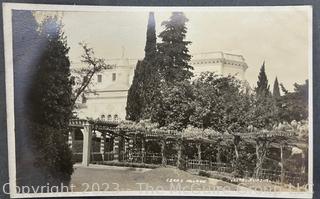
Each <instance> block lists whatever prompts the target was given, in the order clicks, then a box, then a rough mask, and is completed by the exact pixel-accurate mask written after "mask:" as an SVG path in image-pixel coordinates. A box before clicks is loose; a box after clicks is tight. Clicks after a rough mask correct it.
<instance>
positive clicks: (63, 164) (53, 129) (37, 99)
mask: <svg viewBox="0 0 320 199" xmlns="http://www.w3.org/2000/svg"><path fill="white" fill-rule="evenodd" d="M40 36H42V37H44V38H46V40H47V45H46V48H45V49H44V53H43V54H42V56H41V58H40V60H39V63H38V64H37V65H36V68H37V73H36V74H35V78H34V80H33V83H32V88H31V89H30V93H29V105H30V107H31V110H32V111H31V115H30V118H31V121H30V122H31V128H32V129H33V130H32V136H33V141H34V149H35V153H36V162H35V164H36V165H37V166H38V167H40V168H41V169H42V170H43V171H45V174H46V176H45V178H46V180H47V182H49V183H61V182H69V180H70V177H71V174H72V172H73V163H72V161H71V158H72V155H71V151H70V149H69V147H68V145H67V140H68V124H69V119H70V118H71V116H72V109H73V103H72V81H71V80H70V62H69V58H68V55H67V54H68V52H69V48H68V46H67V43H66V38H65V36H64V34H63V32H62V30H61V24H59V23H58V22H57V21H56V18H52V17H48V18H46V19H45V20H44V21H43V23H42V24H41V33H40Z"/></svg>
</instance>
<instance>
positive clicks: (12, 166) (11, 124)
mask: <svg viewBox="0 0 320 199" xmlns="http://www.w3.org/2000/svg"><path fill="white" fill-rule="evenodd" d="M226 9H227V10H230V11H232V10H234V9H236V10H237V11H249V9H250V11H253V10H254V11H259V9H262V10H265V9H278V10H279V9H280V10H281V9H284V10H287V9H304V10H307V12H308V18H309V33H308V35H309V37H308V38H309V41H308V43H309V51H308V54H309V58H308V62H309V64H308V69H309V70H308V72H309V88H308V89H309V90H308V92H309V99H308V100H309V120H308V121H309V146H308V149H309V151H308V154H309V158H308V184H309V190H308V191H307V192H254V191H253V192H252V193H249V192H248V191H245V192H242V191H223V192H219V191H217V192H215V193H214V194H213V193H212V192H209V193H205V192H201V193H200V194H199V193H198V192H191V191H187V192H173V191H162V192H161V193H147V192H139V191H121V192H115V191H101V192H57V193H27V194H26V193H17V192H16V152H15V151H16V150H15V149H16V147H15V117H14V71H13V68H14V67H13V49H12V47H13V46H12V42H13V41H12V10H39V11H40V10H41V11H64V12H66V11H83V12H87V11H94V12H105V11H115V12H119V11H132V12H141V11H157V12H161V11H166V12H167V11H173V10H174V11H177V10H181V11H189V12H192V11H195V12H199V11H215V12H219V11H222V10H223V11H225V10H226ZM312 11H313V10H312V6H311V5H303V6H250V7H249V6H248V7H247V6H219V7H211V6H208V7H192V6H190V7H173V6H168V7H141V6H104V5H101V6H86V5H54V4H26V3H3V31H4V51H5V84H6V111H7V135H8V162H9V167H8V168H9V188H10V197H12V198H32V197H41V198H42V197H79V196H228V197H271V198H284V197H286V198H312V195H313V43H312V41H313V39H312V36H313V18H312Z"/></svg>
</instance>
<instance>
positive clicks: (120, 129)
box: [69, 119, 307, 181]
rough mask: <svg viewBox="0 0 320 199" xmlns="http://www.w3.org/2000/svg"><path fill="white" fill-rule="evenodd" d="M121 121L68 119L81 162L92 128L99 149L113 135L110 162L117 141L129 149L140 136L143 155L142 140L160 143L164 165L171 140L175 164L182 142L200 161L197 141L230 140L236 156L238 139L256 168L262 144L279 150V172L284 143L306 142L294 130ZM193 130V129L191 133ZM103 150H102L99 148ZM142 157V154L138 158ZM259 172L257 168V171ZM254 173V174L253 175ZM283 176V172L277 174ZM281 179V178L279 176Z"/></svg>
mask: <svg viewBox="0 0 320 199" xmlns="http://www.w3.org/2000/svg"><path fill="white" fill-rule="evenodd" d="M122 124H123V123H121V122H118V121H99V120H98V121H92V120H91V121H90V120H81V119H74V120H71V121H70V127H71V129H73V130H74V129H76V128H79V129H81V130H82V132H83V149H82V150H83V152H82V154H83V155H82V164H83V165H84V166H88V165H89V163H90V157H91V155H90V154H91V142H92V139H91V138H92V135H93V132H94V131H99V132H101V136H102V137H101V150H103V149H104V144H105V143H104V138H105V136H106V135H109V136H112V137H114V142H113V147H112V148H113V154H114V161H120V152H121V150H120V149H119V142H120V140H121V139H123V140H124V150H125V151H126V150H128V151H130V150H132V149H133V148H134V147H137V146H134V138H135V137H137V136H139V137H140V138H141V145H140V147H141V152H142V154H145V153H144V152H145V142H148V141H150V140H157V141H158V143H160V146H161V162H162V164H163V165H165V164H166V161H167V159H166V155H165V153H164V150H165V147H166V144H167V143H168V142H173V143H174V144H175V145H176V146H177V147H176V148H177V162H176V165H177V167H179V166H180V164H181V155H182V147H181V145H182V141H187V142H192V143H195V144H196V148H197V157H198V159H199V160H201V144H204V143H216V142H217V141H219V140H224V141H228V142H230V143H232V146H233V148H234V152H235V156H236V158H239V151H238V150H239V149H238V144H239V141H240V140H245V141H246V142H250V143H252V144H253V145H254V146H255V148H256V156H257V167H259V166H261V165H262V163H263V161H264V158H265V156H266V151H265V149H266V146H272V147H276V148H279V149H280V167H281V173H282V174H283V173H284V172H283V171H284V168H283V165H284V158H283V148H284V147H285V146H298V147H305V148H307V143H306V142H305V141H301V140H299V139H298V137H297V132H296V131H297V130H295V129H290V128H287V129H274V130H272V131H267V130H260V131H257V130H251V131H250V130H248V132H246V133H238V132H233V133H219V132H216V131H214V130H208V129H205V130H202V129H192V128H191V129H188V128H187V129H186V130H184V131H183V132H182V131H176V130H166V129H159V128H148V127H144V126H140V127H137V126H135V125H130V123H129V125H122ZM195 131H196V132H195ZM73 140H74V131H72V130H71V131H70V134H69V144H70V146H71V147H72V143H73ZM102 152H103V151H102ZM143 159H144V157H142V160H143ZM257 172H259V171H257ZM256 175H257V174H256ZM281 178H283V175H281ZM282 181H283V179H282Z"/></svg>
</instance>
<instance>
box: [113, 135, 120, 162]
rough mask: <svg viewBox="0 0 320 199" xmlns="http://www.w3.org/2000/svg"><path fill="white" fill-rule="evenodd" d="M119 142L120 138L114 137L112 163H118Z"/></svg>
mask: <svg viewBox="0 0 320 199" xmlns="http://www.w3.org/2000/svg"><path fill="white" fill-rule="evenodd" d="M119 142H120V137H119V136H115V138H114V140H113V153H114V156H113V158H114V161H119Z"/></svg>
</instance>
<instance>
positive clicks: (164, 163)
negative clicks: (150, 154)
mask: <svg viewBox="0 0 320 199" xmlns="http://www.w3.org/2000/svg"><path fill="white" fill-rule="evenodd" d="M160 144H161V156H162V166H166V165H167V158H166V154H165V149H166V140H165V138H162V139H161V140H160Z"/></svg>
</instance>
